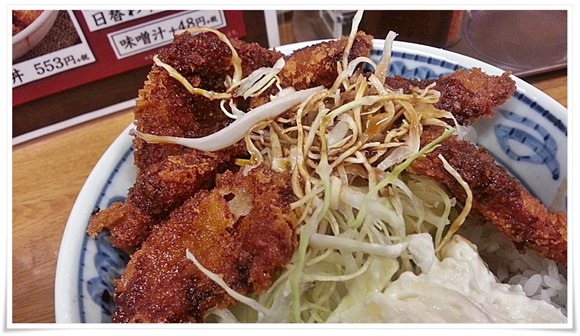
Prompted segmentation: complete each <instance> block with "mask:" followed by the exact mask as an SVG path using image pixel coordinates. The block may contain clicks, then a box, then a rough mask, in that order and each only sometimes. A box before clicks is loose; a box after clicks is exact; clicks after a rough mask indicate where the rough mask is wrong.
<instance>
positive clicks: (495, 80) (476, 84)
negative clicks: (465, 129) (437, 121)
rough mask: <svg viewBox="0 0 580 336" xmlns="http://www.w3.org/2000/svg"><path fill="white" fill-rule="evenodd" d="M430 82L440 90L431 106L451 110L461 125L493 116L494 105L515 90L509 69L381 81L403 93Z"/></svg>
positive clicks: (464, 71) (471, 70) (499, 103)
mask: <svg viewBox="0 0 580 336" xmlns="http://www.w3.org/2000/svg"><path fill="white" fill-rule="evenodd" d="M433 82H435V86H434V87H433V89H435V90H437V91H439V92H441V98H440V99H439V101H438V102H437V103H436V104H435V107H437V108H439V109H442V110H445V111H449V112H451V113H452V114H453V115H454V116H455V118H456V119H457V122H458V123H459V124H461V125H465V124H472V123H473V122H475V121H476V120H478V119H482V118H491V117H493V116H494V114H495V108H496V107H497V106H500V105H502V104H503V103H505V102H506V101H507V100H508V99H509V98H510V97H511V96H512V95H513V94H514V92H515V90H516V85H515V82H514V81H513V79H511V78H510V73H509V72H504V73H503V74H501V75H500V76H490V75H488V74H486V73H484V72H483V71H481V69H479V68H473V69H469V70H461V69H460V70H457V71H455V72H453V73H451V74H449V75H445V76H442V77H441V78H438V79H434V80H416V79H405V78H402V77H398V76H395V77H388V78H387V79H386V81H385V83H386V84H387V85H388V86H390V87H392V88H393V89H402V90H403V91H404V92H409V91H410V90H411V88H412V87H414V86H416V87H419V88H425V87H427V86H428V85H430V84H432V83H433Z"/></svg>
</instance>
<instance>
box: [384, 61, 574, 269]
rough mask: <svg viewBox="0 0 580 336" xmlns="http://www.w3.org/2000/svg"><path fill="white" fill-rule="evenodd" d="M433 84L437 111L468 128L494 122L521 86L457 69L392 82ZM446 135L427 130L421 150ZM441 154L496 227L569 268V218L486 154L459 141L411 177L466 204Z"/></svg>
mask: <svg viewBox="0 0 580 336" xmlns="http://www.w3.org/2000/svg"><path fill="white" fill-rule="evenodd" d="M433 82H435V86H434V87H433V88H434V89H435V90H438V91H439V92H441V97H440V99H439V102H437V103H436V104H435V106H436V107H437V108H440V109H443V110H447V111H450V112H451V113H452V114H453V115H454V117H455V119H456V120H457V121H458V123H460V124H462V125H469V124H471V123H473V122H476V121H477V120H478V119H482V118H491V117H493V116H494V115H495V111H496V108H497V107H499V106H501V105H502V104H504V103H505V102H506V101H507V100H508V99H509V98H510V97H511V96H512V95H513V93H514V92H515V82H514V81H513V80H512V79H511V78H510V77H509V73H507V72H506V73H503V74H502V75H500V76H492V75H488V74H486V73H484V72H482V71H481V70H480V69H478V68H473V69H469V70H457V71H455V72H453V73H452V74H449V75H445V76H442V77H441V78H439V79H434V80H413V79H412V80H409V79H405V78H402V77H389V78H387V80H386V84H387V85H389V86H390V87H392V88H394V89H402V90H403V91H404V92H409V91H410V90H411V88H412V87H413V86H415V87H419V88H425V87H427V86H428V85H430V84H432V83H433ZM442 132H443V129H442V128H441V127H436V126H429V127H426V128H425V129H424V130H423V133H422V135H421V145H422V146H424V145H426V144H428V143H430V142H431V141H433V140H435V138H437V136H439V135H441V133H442ZM439 154H441V155H443V157H444V158H445V159H446V160H447V161H448V162H449V163H450V164H451V166H453V168H455V169H456V170H457V171H458V173H459V175H461V177H462V178H463V179H464V180H465V181H466V182H467V184H468V185H469V187H470V188H471V190H472V193H473V206H474V209H475V211H477V212H478V213H480V214H481V215H483V217H484V218H485V219H487V220H488V221H490V222H491V223H492V224H494V225H495V226H496V227H497V228H498V229H499V230H500V231H501V232H503V233H504V234H505V235H506V236H507V237H508V238H509V239H510V240H512V241H513V242H514V244H515V245H516V246H517V247H519V248H521V249H525V248H530V249H533V250H535V251H537V252H538V253H539V254H540V255H542V256H544V257H547V258H550V259H552V260H554V261H556V262H557V263H559V264H562V265H566V264H567V241H568V240H567V218H566V215H565V214H564V213H561V212H555V213H552V212H550V211H548V209H547V208H546V207H545V206H544V205H542V204H541V202H540V201H539V200H538V199H537V198H535V197H533V196H532V195H530V193H529V192H528V191H527V190H526V189H525V188H524V187H523V186H522V185H521V183H520V182H519V181H518V180H516V179H515V178H513V177H512V176H511V175H510V174H509V172H508V171H507V170H506V169H505V168H504V167H502V166H500V165H498V164H497V163H496V162H495V160H494V159H493V158H492V157H491V156H490V155H489V153H488V152H487V151H486V150H485V149H482V148H477V147H476V146H475V145H474V144H472V143H470V142H467V141H462V140H459V139H457V137H455V136H452V137H451V138H449V139H447V140H445V141H443V142H442V143H441V145H440V146H438V147H437V148H436V149H435V150H434V151H433V152H431V153H430V154H428V155H426V157H424V158H420V159H417V160H416V161H414V162H413V163H412V164H411V166H410V167H409V172H411V173H414V174H418V175H423V176H428V177H431V178H434V179H435V180H437V181H439V182H441V183H442V184H444V185H445V186H446V187H447V188H448V189H449V191H450V192H451V194H452V195H453V196H454V197H456V198H458V199H459V200H460V201H462V202H465V200H466V194H465V191H464V189H463V187H461V185H460V184H459V183H458V182H457V180H455V178H453V177H452V176H451V175H450V174H449V173H448V172H447V171H446V170H445V168H444V167H443V165H442V162H441V160H439V158H438V157H437V156H438V155H439Z"/></svg>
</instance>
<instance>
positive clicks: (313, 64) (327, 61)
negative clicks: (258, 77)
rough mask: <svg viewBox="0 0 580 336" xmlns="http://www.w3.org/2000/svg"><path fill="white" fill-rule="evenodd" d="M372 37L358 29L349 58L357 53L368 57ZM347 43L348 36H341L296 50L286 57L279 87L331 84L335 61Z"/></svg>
mask: <svg viewBox="0 0 580 336" xmlns="http://www.w3.org/2000/svg"><path fill="white" fill-rule="evenodd" d="M372 39H373V37H372V36H371V35H367V34H365V33H363V32H358V33H357V35H356V38H355V40H354V42H353V45H352V48H351V51H350V53H349V57H348V60H349V61H351V60H353V59H355V58H357V57H359V56H366V57H369V55H370V53H371V49H372V46H373V43H372ZM347 42H348V39H347V38H344V37H343V38H342V39H339V40H337V41H329V42H323V43H319V44H315V45H312V46H309V47H305V48H302V49H300V50H296V51H295V52H294V53H292V55H290V56H289V57H287V59H286V66H285V67H284V69H283V70H282V71H281V72H280V75H279V76H280V79H281V81H282V86H283V87H288V86H292V87H294V88H295V89H296V90H303V89H307V88H312V87H316V86H319V85H323V86H325V87H327V88H328V87H331V86H332V84H334V81H335V80H336V77H337V75H338V73H337V70H336V65H337V62H340V61H341V60H342V54H343V52H344V48H345V47H346V45H347Z"/></svg>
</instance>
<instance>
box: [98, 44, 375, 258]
mask: <svg viewBox="0 0 580 336" xmlns="http://www.w3.org/2000/svg"><path fill="white" fill-rule="evenodd" d="M371 38H372V37H371V36H369V35H364V34H362V33H359V35H357V38H356V40H355V42H354V44H353V47H352V49H351V57H350V59H353V58H355V57H359V56H367V57H368V56H369V54H370V48H371V44H370V41H371ZM231 42H232V45H233V46H234V48H235V49H236V51H237V53H238V55H239V56H240V58H241V59H242V70H243V71H242V72H243V76H247V75H249V74H250V73H251V72H252V71H254V70H256V69H257V68H260V67H271V66H273V64H274V63H275V62H276V61H277V60H278V59H279V58H281V57H283V56H282V54H280V53H278V52H275V51H270V50H267V49H264V48H262V47H260V46H259V45H258V44H255V43H245V42H242V41H239V40H236V39H231ZM345 46H346V39H345V38H343V39H341V40H338V41H334V42H327V43H322V44H319V45H315V46H311V47H307V48H305V49H302V50H299V51H297V52H296V53H294V54H292V55H290V56H287V57H286V61H287V67H288V65H290V67H289V68H288V69H287V68H285V69H284V70H282V71H281V74H280V76H281V77H282V78H286V79H285V80H283V81H282V82H283V83H282V86H283V87H287V86H293V85H295V86H298V88H297V89H305V88H309V87H312V86H316V85H320V84H327V85H328V86H330V85H332V82H329V79H330V78H333V77H334V78H335V77H336V76H337V72H336V61H338V60H340V59H341V57H342V53H343V51H344V48H345ZM158 56H159V58H160V59H161V60H162V61H163V62H165V63H167V64H169V65H171V66H172V67H173V68H175V69H176V70H177V71H178V72H179V73H180V74H181V75H182V76H184V77H185V78H187V79H188V81H189V82H190V83H191V84H192V85H193V86H194V87H199V88H203V89H206V90H210V91H215V92H223V91H225V86H224V82H225V79H226V76H227V75H229V76H231V75H232V74H233V67H232V66H231V51H230V49H229V48H228V47H227V46H226V44H225V43H224V42H222V41H220V40H219V39H217V38H215V37H214V36H213V35H210V34H199V35H190V34H183V35H177V36H176V37H175V40H174V42H173V43H172V44H171V45H170V46H169V47H168V48H164V49H161V50H160V51H159V54H158ZM312 59H319V60H320V61H321V63H320V64H322V65H324V66H323V67H320V68H316V67H314V66H313V65H312V64H311V60H312ZM320 64H319V65H320ZM296 68H299V69H302V71H303V72H302V73H303V74H304V76H305V77H302V78H303V80H301V81H297V82H294V81H292V80H291V77H290V76H291V73H290V72H292V70H289V69H296ZM265 102H266V101H265V100H261V99H260V98H259V97H258V98H256V99H253V100H252V101H251V102H250V101H248V102H244V101H240V102H239V103H240V104H239V107H240V108H242V109H243V108H244V104H248V106H249V105H250V104H251V105H252V107H255V106H256V105H260V104H263V103H265ZM134 113H135V125H136V126H137V129H138V130H139V131H142V132H146V133H151V134H156V135H169V136H178V137H190V138H195V137H202V136H206V135H209V134H212V133H214V132H217V131H218V130H220V129H221V128H223V127H225V126H226V125H228V124H229V123H230V122H231V121H232V120H231V119H229V118H228V117H226V116H225V114H224V113H223V112H222V111H221V109H220V106H219V102H218V101H217V100H216V101H212V100H209V99H207V98H205V97H202V96H194V95H192V94H190V93H189V92H188V91H187V90H186V89H185V88H184V87H183V85H182V84H181V83H179V82H178V81H177V80H176V79H175V78H172V77H170V76H169V74H168V73H167V71H166V70H164V69H162V68H161V67H158V66H156V65H155V66H153V68H152V70H151V72H150V74H149V76H148V80H147V81H146V82H145V85H144V87H143V89H141V90H140V91H139V98H138V99H137V105H136V108H135V112H134ZM249 113H251V111H250V112H249ZM134 146H135V148H136V149H137V150H136V152H135V155H134V158H135V163H136V166H137V168H138V173H137V181H136V183H135V185H134V186H133V187H132V188H131V189H130V190H129V194H128V196H127V199H126V200H125V201H124V202H117V203H114V204H112V205H111V206H109V207H108V208H107V209H104V210H102V211H99V212H97V213H96V214H95V215H94V216H93V217H92V219H91V222H90V224H89V230H88V233H89V234H90V235H91V236H93V237H94V236H96V235H97V234H98V233H99V232H100V231H102V230H103V229H105V228H106V229H108V230H109V232H110V235H111V241H112V244H113V246H115V247H119V248H133V247H138V246H139V245H140V244H141V243H142V242H143V240H144V239H145V238H146V237H147V236H148V234H149V233H150V232H151V230H152V228H153V227H154V226H155V225H157V224H158V223H159V222H161V221H162V220H163V219H164V218H166V217H167V215H168V214H169V213H170V211H172V210H173V209H174V208H176V207H177V206H179V205H181V204H182V203H183V202H184V201H185V200H186V199H187V198H189V197H191V196H193V195H194V194H195V193H196V192H197V191H199V190H200V189H207V188H209V187H211V184H209V183H207V181H208V180H209V181H212V180H213V178H214V177H215V175H216V174H217V173H221V172H223V171H224V170H225V169H234V170H235V168H236V167H235V166H234V165H233V162H234V160H235V159H236V158H241V157H245V156H247V155H248V153H247V150H246V149H245V145H244V144H243V143H237V144H235V145H233V146H230V147H228V148H225V149H223V150H220V151H218V152H216V153H215V154H214V153H203V152H201V151H197V150H194V149H190V148H187V147H184V146H180V145H172V144H149V143H146V142H145V141H144V140H142V139H141V138H138V137H136V138H135V139H134ZM216 155H217V156H216ZM193 162H195V164H194V163H193Z"/></svg>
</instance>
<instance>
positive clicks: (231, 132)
mask: <svg viewBox="0 0 580 336" xmlns="http://www.w3.org/2000/svg"><path fill="white" fill-rule="evenodd" d="M320 90H322V88H321V87H315V88H312V89H307V90H302V91H296V92H293V93H291V94H287V95H284V96H282V97H281V98H278V99H276V100H273V101H271V102H269V103H268V104H265V105H262V106H259V107H257V108H255V109H254V110H252V111H251V112H250V113H246V114H244V115H243V116H241V117H239V118H238V119H236V120H235V121H234V122H233V123H231V124H229V125H228V126H226V127H225V128H223V129H221V130H219V131H218V132H216V133H213V134H210V135H208V136H206V137H203V138H182V137H173V136H162V135H153V134H148V133H144V132H140V131H137V130H134V131H133V133H134V134H135V135H137V136H138V137H140V138H142V139H143V140H145V141H147V142H149V143H168V144H177V145H182V146H186V147H189V148H196V149H199V150H204V151H216V150H220V149H222V148H225V147H228V146H231V145H233V144H235V143H236V142H238V141H239V140H241V139H243V138H244V136H245V135H246V133H247V132H249V131H250V130H251V129H252V127H254V125H255V124H257V123H258V122H260V121H263V120H267V119H271V118H274V117H277V116H278V115H280V114H282V113H284V112H286V111H287V110H288V109H290V108H291V107H293V106H294V105H296V104H298V103H301V102H303V101H305V100H307V98H308V97H309V96H310V95H312V94H314V93H316V92H318V91H320Z"/></svg>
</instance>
